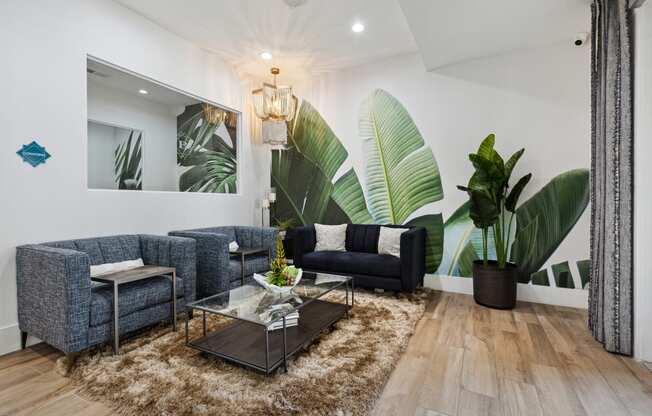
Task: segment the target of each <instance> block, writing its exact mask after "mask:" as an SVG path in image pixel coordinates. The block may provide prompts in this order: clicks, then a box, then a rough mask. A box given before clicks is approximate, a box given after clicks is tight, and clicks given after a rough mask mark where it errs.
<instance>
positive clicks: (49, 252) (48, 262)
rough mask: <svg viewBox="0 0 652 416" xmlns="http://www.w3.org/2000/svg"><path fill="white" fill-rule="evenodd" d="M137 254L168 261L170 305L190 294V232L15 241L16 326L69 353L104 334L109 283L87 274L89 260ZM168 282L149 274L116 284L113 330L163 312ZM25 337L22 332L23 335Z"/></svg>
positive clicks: (109, 312) (108, 332) (149, 321)
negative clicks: (184, 235)
mask: <svg viewBox="0 0 652 416" xmlns="http://www.w3.org/2000/svg"><path fill="white" fill-rule="evenodd" d="M138 258H142V259H143V262H144V263H145V264H146V265H157V266H166V267H175V268H176V273H177V282H176V284H177V299H176V302H177V312H179V313H180V312H182V311H184V310H185V306H186V303H188V302H192V301H193V300H195V277H196V275H195V273H196V272H195V240H192V239H188V238H178V237H167V236H155V235H143V234H139V235H118V236H111V237H99V238H86V239H78V240H67V241H55V242H49V243H42V244H30V245H24V246H20V247H17V248H16V284H17V291H18V326H19V328H20V331H21V332H22V333H23V336H24V337H26V335H27V334H28V335H33V336H35V337H37V338H39V339H41V340H42V341H44V342H46V343H47V344H50V345H52V346H53V347H55V348H57V349H59V350H61V351H63V352H64V353H66V354H72V353H76V352H79V351H82V350H84V349H86V348H89V347H91V346H94V345H98V344H102V343H104V342H107V341H110V340H111V339H112V335H113V334H112V317H113V290H112V287H111V286H110V285H107V284H103V283H96V282H92V281H91V277H90V266H91V265H97V264H103V263H116V262H120V261H125V260H135V259H138ZM171 292H172V282H171V281H170V278H169V277H164V276H160V277H155V278H151V279H146V280H142V281H136V282H131V283H127V284H125V285H123V286H121V287H120V290H119V295H118V303H119V305H120V307H119V311H120V318H119V327H120V335H121V336H122V334H124V333H128V332H131V331H134V330H137V329H140V328H144V327H146V326H150V325H153V324H155V323H157V322H160V321H164V320H170V319H171V307H170V305H171V303H170V302H171V301H172V299H171V298H172V294H171ZM24 339H25V338H24Z"/></svg>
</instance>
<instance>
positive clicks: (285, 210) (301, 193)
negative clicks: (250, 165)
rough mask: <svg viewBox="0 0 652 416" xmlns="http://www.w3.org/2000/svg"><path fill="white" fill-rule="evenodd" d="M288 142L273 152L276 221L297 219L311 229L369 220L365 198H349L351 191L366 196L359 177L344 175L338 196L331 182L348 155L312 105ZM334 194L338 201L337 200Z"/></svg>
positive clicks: (302, 110)
mask: <svg viewBox="0 0 652 416" xmlns="http://www.w3.org/2000/svg"><path fill="white" fill-rule="evenodd" d="M288 143H289V146H288V149H287V150H274V151H273V152H272V185H273V186H274V187H276V190H277V194H278V198H277V201H276V204H275V206H274V216H275V217H276V218H277V219H283V220H287V219H294V221H295V224H300V225H307V224H313V223H342V222H351V219H350V217H351V215H355V216H356V218H360V217H364V211H365V210H366V205H362V203H363V202H364V198H363V199H362V200H360V199H359V197H360V194H357V195H353V196H351V195H347V194H346V192H347V191H356V192H357V188H359V191H360V193H361V192H362V188H361V186H360V184H359V182H358V183H357V185H356V183H355V182H357V176H355V174H354V173H353V174H352V175H348V176H347V175H346V174H345V176H346V177H345V178H344V179H342V181H341V182H339V185H338V187H340V189H339V190H338V192H336V187H335V185H334V184H333V183H332V179H333V176H334V175H335V173H336V172H337V170H338V169H339V168H340V167H341V165H342V163H343V162H344V161H345V160H346V158H347V156H348V153H347V151H346V149H345V148H344V146H343V145H342V143H340V141H339V140H338V139H337V137H336V136H335V134H334V133H333V131H332V130H331V129H330V127H328V124H326V122H325V121H324V119H323V118H322V117H321V116H320V115H319V113H318V112H317V110H315V109H314V107H312V105H310V103H308V102H307V101H303V102H302V103H301V106H300V108H299V112H298V113H297V116H296V119H295V123H294V129H292V130H290V131H288ZM334 194H335V196H336V197H337V201H336V200H334V199H333V195H334ZM338 201H339V202H340V203H341V204H342V206H339V205H338V204H337V202H338ZM345 209H346V210H351V211H352V213H349V212H346V211H345Z"/></svg>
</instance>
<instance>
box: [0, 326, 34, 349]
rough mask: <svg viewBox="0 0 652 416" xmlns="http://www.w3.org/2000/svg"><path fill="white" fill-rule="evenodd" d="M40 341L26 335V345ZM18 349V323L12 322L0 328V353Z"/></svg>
mask: <svg viewBox="0 0 652 416" xmlns="http://www.w3.org/2000/svg"><path fill="white" fill-rule="evenodd" d="M39 342H41V340H39V339H38V338H34V337H30V336H28V337H27V345H28V346H29V345H34V344H38V343H39ZM19 349H20V329H19V328H18V324H13V325H9V326H5V327H3V328H0V355H5V354H9V353H10V352H14V351H18V350H19Z"/></svg>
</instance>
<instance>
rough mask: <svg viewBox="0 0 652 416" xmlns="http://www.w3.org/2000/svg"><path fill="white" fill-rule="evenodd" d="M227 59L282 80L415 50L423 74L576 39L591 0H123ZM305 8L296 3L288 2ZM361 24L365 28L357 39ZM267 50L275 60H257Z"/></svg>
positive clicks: (247, 72) (250, 72)
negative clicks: (276, 72) (273, 71)
mask: <svg viewBox="0 0 652 416" xmlns="http://www.w3.org/2000/svg"><path fill="white" fill-rule="evenodd" d="M116 1H118V2H119V3H121V4H123V5H124V6H126V7H128V8H130V9H132V10H134V11H136V12H137V13H139V14H141V15H143V16H145V17H147V18H148V19H150V20H152V21H154V22H156V23H157V24H159V25H160V26H162V27H164V28H166V29H168V30H170V31H171V32H174V33H176V34H177V35H179V36H181V37H183V38H185V39H187V40H189V41H191V42H193V43H195V44H197V45H199V46H200V47H203V48H205V49H207V50H210V51H213V52H215V53H216V54H218V55H220V56H221V57H222V58H224V59H225V60H226V61H227V62H229V63H230V64H231V65H233V67H234V68H235V69H236V71H237V72H238V73H239V74H240V75H244V76H254V77H257V78H260V77H269V68H270V67H271V66H278V67H280V68H281V78H280V82H284V80H286V79H288V80H294V79H297V78H298V77H305V76H308V75H312V74H315V73H323V72H328V71H332V70H336V69H341V68H345V67H350V66H356V65H360V64H364V63H368V62H373V61H375V60H379V59H381V58H384V57H388V56H393V55H399V54H405V53H411V52H417V51H419V52H420V53H421V55H422V57H423V61H424V63H425V65H426V68H427V69H429V70H433V69H437V68H440V67H443V66H446V65H450V64H453V63H456V62H460V61H464V60H468V59H472V58H477V57H481V56H488V55H493V54H499V53H504V52H507V51H511V50H516V49H522V48H528V47H533V46H542V45H548V44H553V43H557V42H560V41H568V42H569V43H570V42H572V40H573V36H574V35H575V34H576V33H577V32H585V31H588V30H589V26H590V21H589V2H590V0H447V1H444V0H186V1H179V0H116ZM296 3H299V4H300V3H303V4H301V5H299V6H297V7H292V6H288V4H296ZM356 21H360V22H362V23H364V25H365V27H366V30H365V31H364V32H363V33H358V34H356V33H353V32H352V31H351V25H352V24H353V23H354V22H356ZM263 51H269V52H271V53H272V54H273V57H274V58H273V59H272V60H271V61H265V60H262V59H261V58H260V53H261V52H263Z"/></svg>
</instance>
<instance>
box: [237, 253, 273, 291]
mask: <svg viewBox="0 0 652 416" xmlns="http://www.w3.org/2000/svg"><path fill="white" fill-rule="evenodd" d="M261 253H267V263H268V264H269V263H271V261H272V249H271V248H269V247H268V248H265V247H249V248H245V247H240V248H238V249H237V250H233V251H229V254H230V255H232V256H239V257H240V273H241V281H242V284H243V285H244V284H245V257H246V256H253V255H255V254H261Z"/></svg>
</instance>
